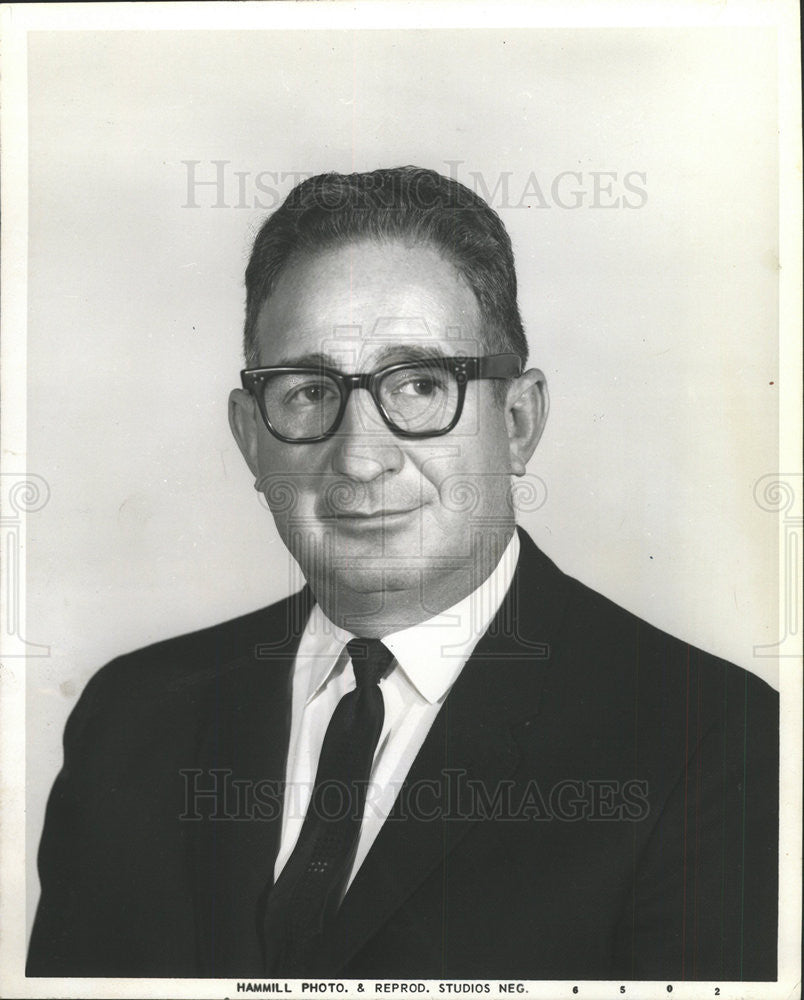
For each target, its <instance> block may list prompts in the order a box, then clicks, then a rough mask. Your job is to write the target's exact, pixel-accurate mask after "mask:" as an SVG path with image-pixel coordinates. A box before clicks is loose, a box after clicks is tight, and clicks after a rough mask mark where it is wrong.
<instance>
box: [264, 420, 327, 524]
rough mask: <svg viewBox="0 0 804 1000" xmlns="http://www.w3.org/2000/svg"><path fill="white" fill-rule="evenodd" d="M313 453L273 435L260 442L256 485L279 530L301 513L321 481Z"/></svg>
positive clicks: (313, 497) (311, 499)
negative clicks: (279, 439)
mask: <svg viewBox="0 0 804 1000" xmlns="http://www.w3.org/2000/svg"><path fill="white" fill-rule="evenodd" d="M315 457H316V456H315V455H314V454H313V453H312V452H310V451H309V450H306V449H302V448H301V447H299V446H293V445H287V444H285V443H284V442H282V441H277V440H276V438H273V437H272V438H271V439H270V440H268V441H266V440H263V441H262V442H261V443H260V451H259V477H258V479H257V489H259V491H260V492H261V493H263V494H264V496H265V499H266V501H267V503H268V506H269V507H270V509H271V513H272V514H273V516H274V519H275V520H276V522H277V526H279V528H280V531H282V525H283V524H286V523H287V522H290V521H292V520H293V518H294V516H297V515H299V516H301V517H304V516H305V512H306V511H309V509H310V507H311V505H312V503H313V502H314V500H315V491H316V489H317V487H318V485H320V482H321V476H320V474H317V472H316V468H315V461H314V460H315Z"/></svg>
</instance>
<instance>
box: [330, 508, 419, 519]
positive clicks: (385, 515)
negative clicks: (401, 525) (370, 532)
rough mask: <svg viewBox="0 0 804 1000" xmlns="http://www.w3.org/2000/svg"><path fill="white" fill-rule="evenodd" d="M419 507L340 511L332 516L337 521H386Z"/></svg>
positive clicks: (410, 512)
mask: <svg viewBox="0 0 804 1000" xmlns="http://www.w3.org/2000/svg"><path fill="white" fill-rule="evenodd" d="M418 509H419V508H418V507H407V508H402V509H400V510H373V511H357V510H355V511H338V512H337V513H333V514H332V515H331V516H332V517H333V518H334V519H335V520H336V521H342V520H343V521H386V520H388V519H389V518H392V517H400V516H403V515H404V514H412V513H414V511H416V510H418Z"/></svg>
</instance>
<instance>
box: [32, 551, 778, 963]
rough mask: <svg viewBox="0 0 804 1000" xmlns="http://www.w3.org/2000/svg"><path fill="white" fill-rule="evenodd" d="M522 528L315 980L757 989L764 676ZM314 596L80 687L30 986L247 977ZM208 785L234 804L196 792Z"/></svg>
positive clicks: (771, 857)
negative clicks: (727, 984) (643, 614)
mask: <svg viewBox="0 0 804 1000" xmlns="http://www.w3.org/2000/svg"><path fill="white" fill-rule="evenodd" d="M521 540H522V554H521V558H520V562H519V566H518V568H517V572H516V576H515V579H514V583H513V584H512V587H511V589H510V591H509V594H508V596H507V598H506V600H505V602H504V604H503V606H502V608H501V609H500V611H499V613H498V615H497V616H496V618H495V620H494V622H493V623H492V625H491V627H490V628H489V631H488V632H487V634H486V635H485V636H484V637H483V639H482V640H481V641H480V643H479V645H478V646H477V648H476V650H475V653H474V654H473V656H472V657H471V659H470V661H469V662H468V663H467V665H466V667H465V668H464V670H463V672H462V673H461V675H460V677H459V679H458V681H457V682H456V683H455V685H454V687H453V689H452V691H451V692H450V694H449V696H448V698H447V699H446V701H445V703H444V705H443V707H442V709H441V711H440V713H439V715H438V717H437V719H436V721H435V723H434V725H433V727H432V729H431V731H430V733H429V735H428V737H427V739H426V741H425V743H424V745H423V747H422V749H421V752H420V753H419V755H418V757H417V758H416V760H415V762H414V764H413V766H412V768H411V771H410V775H409V777H408V781H407V783H406V786H405V789H404V790H403V792H402V793H401V794H400V799H399V802H398V805H397V809H396V810H395V816H393V817H392V818H389V820H388V821H386V823H385V825H384V827H383V829H382V830H381V832H380V834H379V836H378V838H377V840H376V841H375V843H374V845H373V847H372V849H371V851H370V853H369V855H368V857H367V859H366V861H365V862H364V864H363V865H362V867H361V868H360V870H359V872H358V874H357V877H356V878H355V881H354V883H353V885H352V886H351V888H350V889H349V891H348V893H347V895H346V897H345V899H344V902H343V905H342V907H341V909H340V911H339V913H338V916H337V918H336V921H335V923H334V925H333V926H332V928H331V933H330V935H329V941H328V948H327V951H326V955H325V957H324V958H322V964H321V966H320V967H318V968H316V969H311V970H310V971H311V974H318V975H327V976H342V977H350V978H351V977H354V978H359V977H389V978H391V977H394V978H396V977H398V978H406V977H415V978H425V977H428V978H429V977H431V978H472V979H475V978H480V979H482V978H497V977H504V978H506V979H510V978H527V979H570V980H582V979H623V980H625V979H666V980H668V981H672V980H683V979H714V980H732V979H775V977H776V924H777V811H778V787H777V776H778V751H777V747H778V699H777V696H776V694H775V692H774V691H773V690H772V689H771V688H770V687H769V686H768V685H766V684H765V683H764V682H763V681H761V680H759V679H758V678H757V677H755V676H753V675H752V674H750V673H747V672H745V671H743V670H740V669H738V668H737V667H735V666H733V665H730V664H728V663H725V662H723V661H722V660H718V659H716V658H714V657H712V656H709V655H707V654H705V653H702V652H701V651H700V650H697V649H694V648H692V647H690V646H689V645H687V644H685V643H683V642H680V641H678V640H676V639H674V638H672V637H670V636H669V635H666V634H664V633H662V632H660V631H659V630H657V629H655V628H653V627H652V626H650V625H648V624H646V623H645V622H643V621H640V620H639V619H638V618H636V617H634V616H633V615H631V614H629V613H628V612H626V611H624V610H622V609H621V608H618V607H616V606H615V605H614V604H612V603H611V602H610V601H608V600H606V599H605V598H603V597H601V596H600V595H598V594H596V593H594V592H592V591H590V590H589V589H588V588H586V587H585V586H583V585H582V584H580V583H578V582H577V581H575V580H573V579H570V578H569V577H567V576H565V575H564V574H563V573H561V572H560V571H559V570H558V569H557V568H556V567H555V566H554V565H553V563H552V562H550V560H549V559H547V558H546V557H545V556H544V555H543V554H542V553H541V552H539V550H538V549H537V548H536V547H535V546H534V544H533V543H532V542H531V540H530V539H529V538H528V537H527V536H526V535H524V533H522V539H521ZM310 600H311V598H310V596H309V592H308V591H303V592H302V593H301V594H299V595H296V596H295V597H292V598H289V599H287V600H285V601H282V602H280V603H278V604H276V605H274V606H272V607H270V608H268V609H267V610H263V611H258V612H256V613H254V614H250V615H246V616H245V617H243V618H239V619H237V620H235V621H232V622H228V623H226V624H223V625H219V626H216V627H214V628H210V629H206V630H204V631H201V632H197V633H195V634H192V635H188V636H183V637H181V638H177V639H171V640H169V641H166V642H161V643H158V644H157V645H154V646H151V647H149V648H148V649H145V650H141V651H139V652H136V653H132V654H130V655H128V656H124V657H121V658H120V659H117V660H115V661H113V662H112V663H110V664H109V665H108V666H107V667H105V668H104V669H103V670H101V671H100V672H99V673H98V674H96V675H95V676H94V677H93V678H92V680H91V681H90V682H89V684H88V685H87V688H86V691H85V692H84V695H83V697H82V698H81V700H80V702H79V704H78V705H77V707H76V709H75V710H74V712H73V713H72V716H71V717H70V720H69V722H68V724H67V728H66V732H65V758H64V767H63V769H62V771H61V773H60V775H59V777H58V779H57V780H56V783H55V786H54V788H53V791H52V794H51V797H50V801H49V805H48V810H47V818H46V822H45V830H44V834H43V837H42V844H41V848H40V855H39V865H40V875H41V881H42V886H43V891H42V899H41V903H40V906H39V910H38V913H37V917H36V923H35V927H34V931H33V937H32V941H31V946H30V953H29V966H28V974H29V975H34V976H42V975H52V976H177V977H181V976H221V977H224V976H225V977H237V978H246V977H257V978H261V977H262V975H263V971H262V967H261V963H260V949H259V943H258V935H257V930H256V918H255V911H256V907H257V902H258V898H259V897H260V895H261V893H263V892H264V890H265V888H266V886H268V885H269V884H270V881H271V879H272V871H273V865H274V859H275V854H276V850H277V844H278V836H279V829H280V825H281V819H280V817H281V811H280V803H279V801H278V800H277V799H276V797H275V796H274V795H273V791H275V790H276V789H277V788H280V787H281V782H282V780H283V778H284V771H285V759H286V753H287V739H288V731H289V702H290V697H289V695H290V687H289V681H290V674H291V669H292V664H293V658H294V654H295V650H296V647H297V644H298V639H299V635H300V632H301V630H302V628H303V625H304V622H305V620H306V617H307V614H308V613H309V607H310ZM216 781H217V782H218V783H219V784H218V785H217V788H218V791H219V792H221V790H222V789H225V790H226V792H227V796H228V797H227V798H226V800H225V801H224V799H223V798H222V797H221V794H219V795H218V797H217V799H215V798H213V797H212V796H209V797H207V798H203V797H201V796H199V795H196V796H195V797H193V795H192V794H189V798H188V792H189V793H192V791H193V789H194V790H195V792H200V791H204V790H210V789H212V788H213V787H214V782H216ZM234 782H240V784H239V785H237V786H236V785H235V784H234Z"/></svg>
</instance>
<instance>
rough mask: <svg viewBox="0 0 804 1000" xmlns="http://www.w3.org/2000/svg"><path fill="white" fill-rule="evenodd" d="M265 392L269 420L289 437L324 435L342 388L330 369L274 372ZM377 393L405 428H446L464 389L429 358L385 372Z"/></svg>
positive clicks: (395, 421) (393, 420) (397, 424)
mask: <svg viewBox="0 0 804 1000" xmlns="http://www.w3.org/2000/svg"><path fill="white" fill-rule="evenodd" d="M263 392H264V397H263V398H264V403H265V412H266V415H267V416H268V420H269V421H270V423H271V425H272V426H273V427H274V428H275V430H277V431H278V432H279V433H280V434H282V435H283V436H284V437H288V438H295V439H298V438H308V437H320V436H322V435H324V434H327V433H328V432H329V431H330V430H331V429H332V427H333V425H334V424H335V422H336V420H337V419H338V413H339V411H340V408H341V391H340V388H339V386H338V383H337V382H336V381H335V379H333V378H331V377H330V376H329V375H326V374H325V373H319V372H315V371H310V372H304V373H302V372H296V373H278V374H275V375H271V376H270V377H269V378H268V379H266V381H265V384H264V389H263ZM375 392H376V395H377V397H378V399H379V402H380V404H381V405H382V407H383V409H384V410H385V413H386V415H387V417H388V419H389V420H390V421H391V423H392V424H393V425H394V426H395V427H396V428H398V429H399V430H402V431H408V432H411V431H413V432H434V431H439V430H443V429H444V428H445V427H448V426H449V424H450V422H451V421H452V419H453V417H454V416H455V413H456V411H457V408H458V398H459V389H458V381H457V379H456V378H455V376H454V374H453V373H452V372H450V371H448V370H446V369H444V368H442V367H440V366H436V365H429V364H427V363H426V362H417V363H415V364H410V365H406V366H405V367H404V368H396V369H393V370H392V371H389V372H387V373H386V374H384V375H382V376H380V377H379V378H378V379H377V381H376V382H375Z"/></svg>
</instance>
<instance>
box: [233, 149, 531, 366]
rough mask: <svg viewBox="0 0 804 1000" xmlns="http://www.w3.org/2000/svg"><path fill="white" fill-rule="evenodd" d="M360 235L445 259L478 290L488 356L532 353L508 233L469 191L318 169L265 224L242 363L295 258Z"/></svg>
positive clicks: (252, 263) (411, 176)
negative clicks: (428, 250) (282, 276)
mask: <svg viewBox="0 0 804 1000" xmlns="http://www.w3.org/2000/svg"><path fill="white" fill-rule="evenodd" d="M363 240H376V241H378V242H385V241H389V240H397V241H401V242H403V243H406V244H408V245H421V244H426V245H430V246H432V247H433V248H435V249H436V250H437V251H438V252H439V253H441V254H442V255H443V256H444V257H445V258H446V259H447V260H449V261H451V262H452V264H453V265H454V266H455V267H456V269H457V270H458V272H459V273H460V274H461V275H462V276H463V278H464V280H465V281H466V282H467V284H468V285H469V287H470V288H471V289H472V291H473V292H474V294H475V296H476V298H477V301H478V304H479V306H480V314H481V317H482V322H483V334H484V339H485V342H486V347H487V349H488V351H489V353H491V354H498V353H500V354H502V353H508V352H510V353H513V354H518V355H519V357H521V358H522V364H523V367H524V365H525V362H526V360H527V356H528V344H527V340H526V338H525V332H524V330H523V327H522V319H521V317H520V315H519V308H518V306H517V300H516V293H517V284H516V271H515V269H514V254H513V250H512V248H511V239H510V237H509V236H508V233H507V232H506V230H505V226H504V225H503V223H502V220H501V219H500V217H499V216H498V215H497V213H496V212H495V211H494V209H492V208H491V207H490V206H489V205H488V204H486V202H485V201H483V199H482V198H480V197H479V196H478V195H477V194H475V192H474V191H471V190H470V189H469V188H467V187H466V186H465V185H463V184H461V183H459V182H458V181H456V180H453V179H452V178H449V177H444V176H442V175H441V174H439V173H437V172H436V171H434V170H425V169H423V168H421V167H412V166H407V167H393V168H389V169H382V170H372V171H370V172H368V173H354V174H337V173H327V174H318V175H317V176H315V177H310V178H308V179H307V180H305V181H302V182H301V184H298V185H297V186H296V187H295V188H293V190H292V191H291V192H290V194H289V195H288V196H287V198H286V199H285V201H284V202H283V204H282V205H281V206H280V207H279V208H278V209H277V210H276V211H275V212H274V213H273V214H272V215H271V216H269V218H268V219H267V220H266V221H265V222H264V223H263V225H262V227H261V229H260V231H259V233H258V234H257V237H256V239H255V241H254V247H253V249H252V251H251V258H250V259H249V263H248V267H247V268H246V322H245V329H244V338H243V339H244V350H245V356H246V364H247V365H249V366H252V367H253V366H256V365H258V364H259V357H258V345H257V338H256V328H257V318H258V316H259V313H260V309H261V308H262V305H263V303H264V302H265V301H266V299H267V298H268V297H269V296H270V294H271V292H272V291H273V289H274V287H275V285H276V282H277V279H278V278H279V275H280V274H281V273H282V271H283V269H284V268H285V267H286V266H287V265H288V263H289V262H290V261H291V260H293V259H294V258H299V257H302V256H304V255H307V254H314V253H316V252H318V251H321V250H325V249H329V248H331V247H333V246H338V245H348V244H350V243H357V242H361V241H363Z"/></svg>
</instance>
